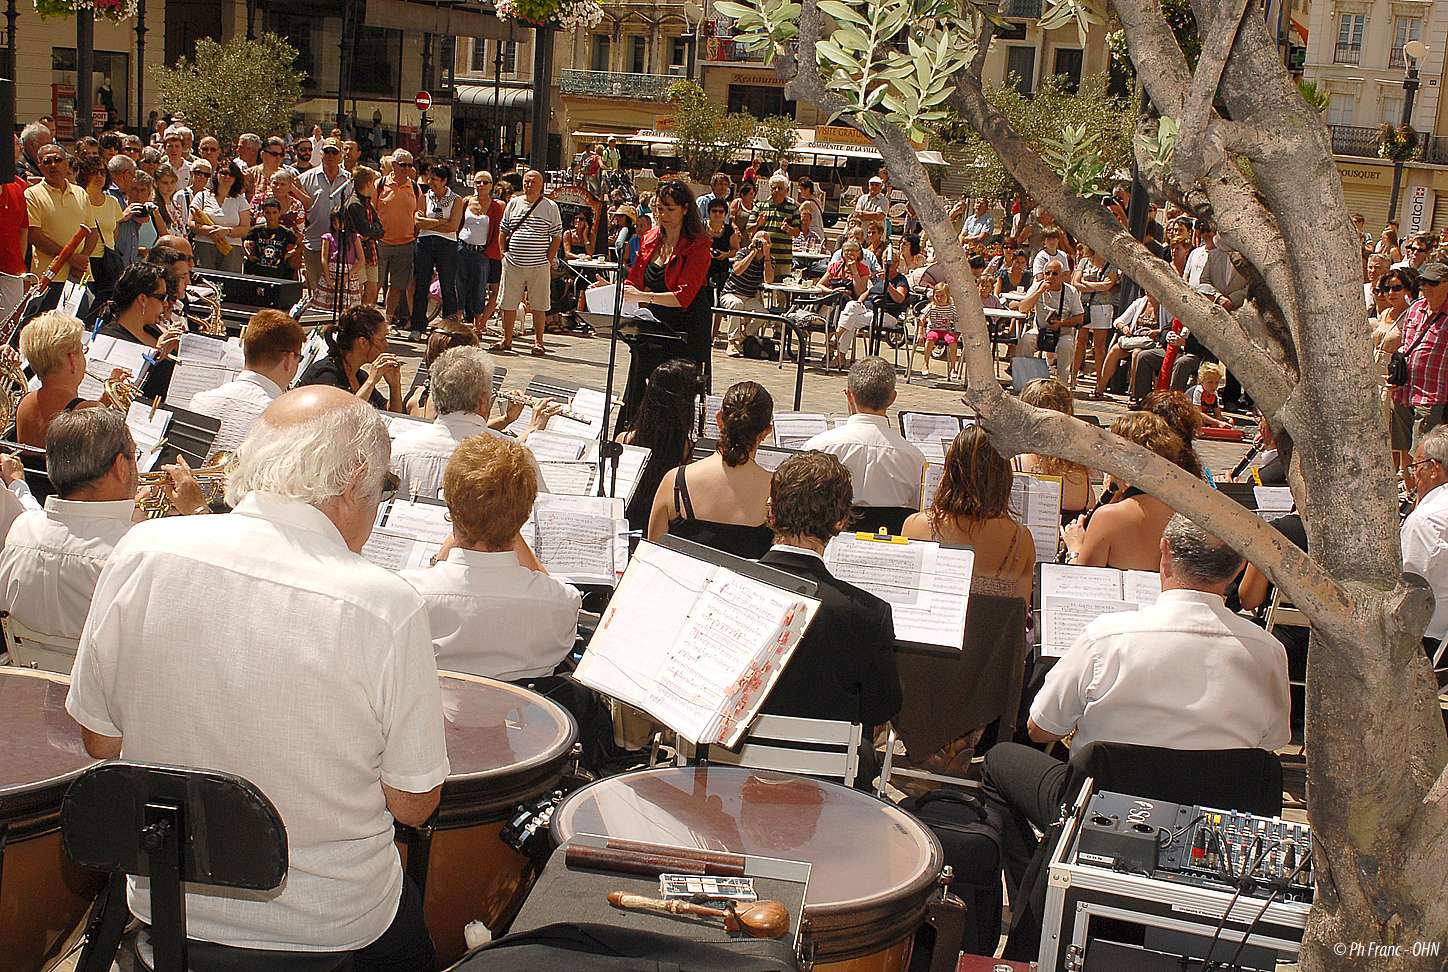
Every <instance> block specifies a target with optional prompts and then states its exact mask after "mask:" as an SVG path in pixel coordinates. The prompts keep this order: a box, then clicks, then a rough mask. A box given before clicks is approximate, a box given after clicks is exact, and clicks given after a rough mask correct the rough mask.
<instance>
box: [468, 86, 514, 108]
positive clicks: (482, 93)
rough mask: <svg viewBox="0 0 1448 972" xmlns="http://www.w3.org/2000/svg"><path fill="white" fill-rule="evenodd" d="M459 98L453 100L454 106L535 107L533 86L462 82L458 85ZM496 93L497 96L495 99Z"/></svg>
mask: <svg viewBox="0 0 1448 972" xmlns="http://www.w3.org/2000/svg"><path fill="white" fill-rule="evenodd" d="M457 93H458V94H457V98H456V99H455V100H454V101H453V104H454V106H459V105H476V106H477V107H480V108H491V107H493V106H494V105H499V106H501V107H503V108H519V109H528V108H532V107H533V89H532V88H508V87H498V88H494V87H493V86H492V85H491V84H460V85H458V86H457ZM494 94H496V95H497V98H496V99H494V97H493V96H494Z"/></svg>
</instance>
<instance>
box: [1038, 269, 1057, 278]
mask: <svg viewBox="0 0 1448 972" xmlns="http://www.w3.org/2000/svg"><path fill="white" fill-rule="evenodd" d="M1060 275H1061V271H1059V270H1042V271H1041V276H1043V277H1059V276H1060Z"/></svg>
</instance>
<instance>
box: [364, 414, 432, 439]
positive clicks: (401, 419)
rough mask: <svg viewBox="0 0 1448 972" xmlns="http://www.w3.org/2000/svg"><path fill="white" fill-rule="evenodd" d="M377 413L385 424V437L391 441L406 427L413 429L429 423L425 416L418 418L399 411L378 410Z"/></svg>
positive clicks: (404, 430) (406, 428) (405, 429)
mask: <svg viewBox="0 0 1448 972" xmlns="http://www.w3.org/2000/svg"><path fill="white" fill-rule="evenodd" d="M377 414H379V415H381V416H382V421H383V422H384V423H385V424H386V425H387V437H388V438H389V439H391V440H392V441H393V442H396V441H397V437H398V436H399V435H401V434H402V433H404V432H406V431H407V430H408V429H415V428H417V427H418V426H419V425H428V424H430V423H429V421H428V420H427V419H425V418H418V417H416V416H414V415H403V414H402V413H400V412H378V413H377Z"/></svg>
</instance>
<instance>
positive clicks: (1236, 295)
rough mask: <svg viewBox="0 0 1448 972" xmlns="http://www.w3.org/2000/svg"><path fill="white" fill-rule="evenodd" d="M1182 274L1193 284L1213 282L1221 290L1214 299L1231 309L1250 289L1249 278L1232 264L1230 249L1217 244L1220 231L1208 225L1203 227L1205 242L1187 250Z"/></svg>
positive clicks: (1213, 287) (1194, 285)
mask: <svg viewBox="0 0 1448 972" xmlns="http://www.w3.org/2000/svg"><path fill="white" fill-rule="evenodd" d="M1182 278H1183V279H1184V280H1186V282H1187V283H1189V284H1191V285H1192V286H1193V287H1196V286H1199V285H1201V284H1210V285H1211V286H1212V289H1214V290H1215V291H1216V292H1217V294H1216V296H1215V297H1214V298H1213V299H1214V300H1215V301H1216V302H1217V303H1218V304H1221V305H1222V306H1223V307H1225V308H1226V309H1228V310H1231V309H1232V308H1234V307H1236V306H1238V305H1239V304H1241V303H1242V298H1243V297H1245V296H1246V293H1247V281H1246V280H1244V279H1243V278H1242V275H1241V274H1240V273H1238V272H1237V268H1236V267H1234V266H1232V258H1231V257H1230V256H1228V255H1227V251H1226V250H1223V249H1222V248H1221V247H1219V246H1217V236H1216V234H1215V233H1213V232H1212V231H1211V230H1207V229H1204V230H1202V245H1201V246H1199V247H1197V248H1196V249H1194V250H1192V252H1191V253H1188V254H1187V262H1186V265H1185V266H1184V267H1182Z"/></svg>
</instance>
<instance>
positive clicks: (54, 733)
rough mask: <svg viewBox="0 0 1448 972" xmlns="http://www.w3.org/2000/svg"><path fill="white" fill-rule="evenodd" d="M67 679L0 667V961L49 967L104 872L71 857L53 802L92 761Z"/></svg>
mask: <svg viewBox="0 0 1448 972" xmlns="http://www.w3.org/2000/svg"><path fill="white" fill-rule="evenodd" d="M69 689H70V679H69V678H67V677H66V676H65V675H57V674H54V673H51V672H41V671H36V670H35V669H30V668H16V667H12V666H4V667H0V740H3V743H0V745H3V746H4V755H3V756H0V966H4V967H5V968H7V969H15V970H17V972H40V970H42V969H49V968H52V967H54V966H55V965H56V964H57V963H58V961H59V959H60V957H61V956H63V955H65V954H66V953H67V952H68V951H69V949H70V947H71V945H73V944H74V942H75V941H76V939H77V936H79V934H80V932H81V929H82V923H83V921H84V919H85V916H86V912H87V911H88V910H89V909H90V906H91V902H92V901H93V900H95V896H96V893H97V892H99V891H100V888H101V885H102V884H103V883H104V882H105V877H106V876H105V875H104V874H101V873H99V872H96V871H87V870H85V869H84V868H81V867H78V866H76V865H75V864H73V863H71V861H70V858H69V857H67V856H66V853H65V851H64V850H63V849H62V848H61V843H60V802H61V798H62V797H63V796H64V795H65V791H66V788H67V787H68V786H70V783H71V781H72V780H74V779H75V778H76V777H77V776H79V775H80V773H81V771H82V770H84V769H85V768H86V767H87V766H90V765H91V763H93V762H94V760H92V759H91V758H90V756H88V755H87V754H86V751H85V747H84V745H82V743H81V738H80V728H79V727H78V726H77V725H76V724H75V722H74V721H72V720H71V718H70V716H69V715H68V714H67V713H66V711H65V695H66V692H67V691H69Z"/></svg>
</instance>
